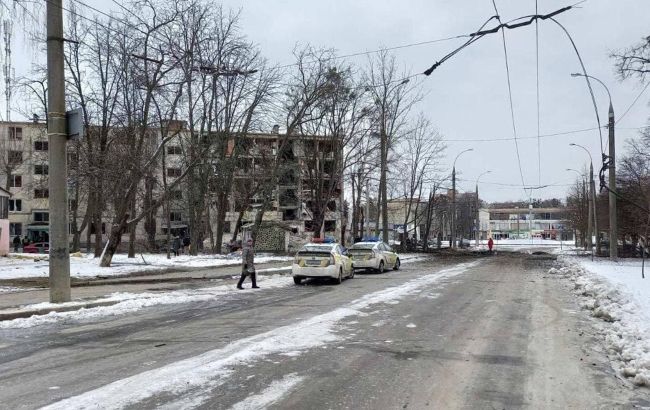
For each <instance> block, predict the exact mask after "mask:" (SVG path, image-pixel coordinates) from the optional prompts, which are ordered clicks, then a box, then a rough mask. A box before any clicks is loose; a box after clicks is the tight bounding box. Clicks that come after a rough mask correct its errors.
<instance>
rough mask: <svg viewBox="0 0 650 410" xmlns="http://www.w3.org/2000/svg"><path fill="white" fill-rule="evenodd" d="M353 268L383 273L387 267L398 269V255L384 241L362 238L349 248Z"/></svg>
mask: <svg viewBox="0 0 650 410" xmlns="http://www.w3.org/2000/svg"><path fill="white" fill-rule="evenodd" d="M349 254H350V258H351V259H352V263H353V264H354V269H355V270H361V269H371V270H374V271H376V272H379V273H383V272H384V271H385V270H387V269H393V270H398V269H399V267H400V260H399V255H398V254H397V253H396V252H394V251H393V249H392V248H391V247H390V245H388V244H387V243H385V242H382V241H380V240H379V239H377V238H364V239H363V240H362V241H361V242H357V243H355V244H354V245H352V247H351V248H350V250H349Z"/></svg>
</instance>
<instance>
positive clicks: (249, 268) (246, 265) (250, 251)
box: [237, 239, 259, 289]
mask: <svg viewBox="0 0 650 410" xmlns="http://www.w3.org/2000/svg"><path fill="white" fill-rule="evenodd" d="M254 259H255V249H254V248H253V239H248V240H247V241H246V244H245V245H244V247H243V249H242V252H241V277H240V278H239V282H237V289H244V288H243V287H242V284H243V283H244V279H246V276H248V275H250V276H251V281H252V282H253V286H252V288H253V289H257V288H259V286H257V275H256V273H255V260H254Z"/></svg>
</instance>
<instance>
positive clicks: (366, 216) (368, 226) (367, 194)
mask: <svg viewBox="0 0 650 410" xmlns="http://www.w3.org/2000/svg"><path fill="white" fill-rule="evenodd" d="M365 218H366V221H365V223H366V236H367V237H370V180H369V179H366V215H365Z"/></svg>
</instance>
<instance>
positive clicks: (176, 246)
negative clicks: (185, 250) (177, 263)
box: [172, 236, 181, 256]
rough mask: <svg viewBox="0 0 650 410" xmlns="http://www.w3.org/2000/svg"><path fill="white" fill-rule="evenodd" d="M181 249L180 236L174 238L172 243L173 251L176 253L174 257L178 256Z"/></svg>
mask: <svg viewBox="0 0 650 410" xmlns="http://www.w3.org/2000/svg"><path fill="white" fill-rule="evenodd" d="M180 247H181V238H179V237H178V236H176V237H174V239H173V241H172V251H174V256H178V250H179V249H180Z"/></svg>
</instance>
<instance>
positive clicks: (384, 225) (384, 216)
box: [377, 112, 388, 243]
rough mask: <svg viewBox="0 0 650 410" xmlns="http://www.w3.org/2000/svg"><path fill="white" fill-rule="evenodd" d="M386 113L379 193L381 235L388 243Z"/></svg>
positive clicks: (382, 131)
mask: <svg viewBox="0 0 650 410" xmlns="http://www.w3.org/2000/svg"><path fill="white" fill-rule="evenodd" d="M383 116H384V114H383V112H382V121H381V129H380V136H379V137H380V139H381V142H380V151H381V161H380V162H381V167H380V169H381V177H380V178H379V195H380V196H381V200H380V202H379V203H380V204H381V229H382V232H381V236H382V240H383V241H384V242H385V243H388V195H387V192H386V191H387V189H386V185H387V184H386V169H387V168H388V167H387V164H386V163H387V162H388V136H387V135H386V128H385V126H384V118H383ZM377 222H378V223H379V218H377Z"/></svg>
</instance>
